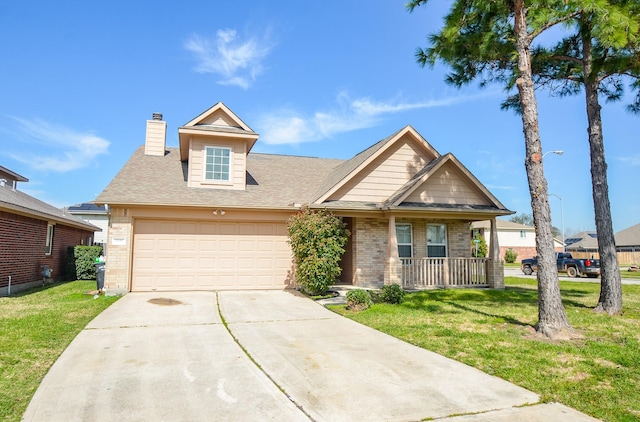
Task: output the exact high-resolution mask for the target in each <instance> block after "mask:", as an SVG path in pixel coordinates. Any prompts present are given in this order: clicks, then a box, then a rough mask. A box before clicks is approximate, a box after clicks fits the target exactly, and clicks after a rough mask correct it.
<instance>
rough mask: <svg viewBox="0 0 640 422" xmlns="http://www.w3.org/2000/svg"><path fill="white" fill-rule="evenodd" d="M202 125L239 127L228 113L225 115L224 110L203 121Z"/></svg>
mask: <svg viewBox="0 0 640 422" xmlns="http://www.w3.org/2000/svg"><path fill="white" fill-rule="evenodd" d="M200 123H201V124H205V125H216V126H231V127H233V126H237V124H236V123H235V122H234V121H233V120H232V119H231V118H229V116H228V115H227V113H225V112H224V111H223V110H217V111H216V112H215V113H213V114H211V115H210V116H208V117H207V118H206V119H203V120H202V121H201V122H200Z"/></svg>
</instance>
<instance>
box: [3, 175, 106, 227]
mask: <svg viewBox="0 0 640 422" xmlns="http://www.w3.org/2000/svg"><path fill="white" fill-rule="evenodd" d="M0 209H6V210H9V211H10V212H12V211H13V212H17V213H21V214H26V215H29V216H33V217H34V218H37V219H41V220H49V221H55V222H57V223H60V224H66V225H70V226H73V227H79V228H82V229H85V230H90V231H101V229H100V228H99V227H96V226H94V225H93V224H89V223H87V222H85V221H82V220H80V219H79V218H76V217H74V216H73V215H71V214H67V213H66V212H64V210H61V209H60V208H56V207H54V206H53V205H49V204H47V203H46V202H43V201H41V200H39V199H36V198H34V197H32V196H29V195H27V194H26V193H24V192H21V191H19V190H17V189H12V187H11V186H9V185H6V186H4V187H0Z"/></svg>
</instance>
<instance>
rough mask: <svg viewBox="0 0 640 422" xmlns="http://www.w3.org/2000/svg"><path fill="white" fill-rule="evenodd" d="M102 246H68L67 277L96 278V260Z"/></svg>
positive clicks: (73, 278) (76, 278) (79, 278)
mask: <svg viewBox="0 0 640 422" xmlns="http://www.w3.org/2000/svg"><path fill="white" fill-rule="evenodd" d="M101 254H102V246H69V247H68V248H67V279H68V280H95V279H96V267H95V265H94V264H95V262H96V258H98V257H99V256H100V255H101Z"/></svg>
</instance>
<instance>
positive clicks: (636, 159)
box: [618, 154, 640, 166]
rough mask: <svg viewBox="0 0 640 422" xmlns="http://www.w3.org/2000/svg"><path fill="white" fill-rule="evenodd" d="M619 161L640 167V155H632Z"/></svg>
mask: <svg viewBox="0 0 640 422" xmlns="http://www.w3.org/2000/svg"><path fill="white" fill-rule="evenodd" d="M618 159H619V160H620V161H622V162H623V163H626V164H629V165H631V166H640V155H638V154H636V155H631V156H629V157H618Z"/></svg>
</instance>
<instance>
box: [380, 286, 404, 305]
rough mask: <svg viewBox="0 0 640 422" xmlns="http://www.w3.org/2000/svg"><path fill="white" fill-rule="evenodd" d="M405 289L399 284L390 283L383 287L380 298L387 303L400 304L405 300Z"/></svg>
mask: <svg viewBox="0 0 640 422" xmlns="http://www.w3.org/2000/svg"><path fill="white" fill-rule="evenodd" d="M404 294H405V291H404V290H403V289H402V287H400V285H399V284H395V283H394V284H388V285H386V286H383V287H382V290H381V292H380V299H381V300H382V301H383V302H386V303H393V304H398V303H402V301H403V300H404Z"/></svg>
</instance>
